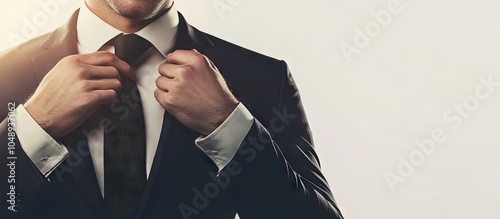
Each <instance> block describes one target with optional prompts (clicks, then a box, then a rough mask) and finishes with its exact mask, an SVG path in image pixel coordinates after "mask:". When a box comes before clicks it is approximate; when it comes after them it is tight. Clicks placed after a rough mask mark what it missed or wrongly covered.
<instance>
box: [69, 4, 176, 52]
mask: <svg viewBox="0 0 500 219" xmlns="http://www.w3.org/2000/svg"><path fill="white" fill-rule="evenodd" d="M84 2H85V1H84ZM83 4H84V5H83V6H82V7H81V9H80V12H79V15H78V20H77V24H76V28H77V37H78V48H79V52H80V53H92V52H96V51H98V50H99V49H100V48H101V47H102V46H103V45H104V44H105V43H107V42H108V41H109V40H111V39H113V38H114V37H116V36H117V35H119V34H121V33H123V32H122V31H120V30H118V29H116V28H114V27H112V26H111V25H109V24H108V23H106V22H104V21H103V20H101V19H100V18H99V17H97V15H95V14H94V13H93V12H91V11H90V9H89V8H88V7H87V5H86V4H85V3H83ZM178 26H179V15H178V13H177V9H176V7H175V3H174V4H173V5H172V7H171V8H170V9H169V10H168V11H167V12H166V13H164V14H163V15H161V16H160V17H158V18H157V19H156V20H154V21H153V22H151V23H150V24H148V25H147V26H146V27H144V28H142V29H141V30H139V31H137V32H136V33H135V34H137V35H139V36H141V37H143V38H144V39H146V40H148V41H149V42H151V44H153V46H154V47H155V48H156V49H157V50H158V51H159V52H160V53H161V54H162V55H163V56H164V57H166V55H167V54H168V53H169V52H170V50H171V49H172V48H173V47H174V43H175V37H176V34H177V28H178ZM96 33H97V34H96Z"/></svg>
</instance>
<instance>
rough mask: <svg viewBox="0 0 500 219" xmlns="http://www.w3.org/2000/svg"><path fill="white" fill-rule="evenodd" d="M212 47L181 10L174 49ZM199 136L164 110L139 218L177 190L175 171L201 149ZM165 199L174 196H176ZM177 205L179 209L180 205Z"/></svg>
mask: <svg viewBox="0 0 500 219" xmlns="http://www.w3.org/2000/svg"><path fill="white" fill-rule="evenodd" d="M212 46H214V45H213V44H212V42H211V41H210V40H209V39H208V38H207V37H206V36H205V34H203V33H201V32H200V31H198V30H197V29H195V28H194V27H192V26H190V25H189V24H188V23H187V22H186V20H185V19H184V17H183V16H182V14H180V13H179V27H178V30H177V38H176V42H175V45H174V48H175V50H178V49H182V50H190V49H196V50H198V51H204V50H205V49H206V48H209V47H212ZM199 135H200V134H199V133H197V132H195V131H193V130H191V129H189V128H187V127H185V126H184V125H183V124H182V123H180V122H179V121H178V120H177V119H176V118H175V117H173V116H172V115H170V114H169V113H168V112H166V111H165V114H164V118H163V126H162V131H161V135H160V139H159V142H158V147H157V150H156V154H155V158H154V161H153V166H152V169H151V173H150V176H149V179H148V184H147V186H146V190H145V192H144V195H143V198H142V201H141V205H140V207H139V210H138V212H139V214H137V215H136V218H138V219H139V218H149V217H151V215H152V214H153V213H154V212H155V210H154V209H155V208H156V207H157V205H158V204H159V203H160V199H161V198H162V197H163V196H164V195H165V194H164V191H165V189H167V190H168V189H171V190H175V187H173V186H172V183H173V181H174V180H175V178H177V177H176V176H175V175H174V174H173V173H174V172H176V170H179V169H180V168H181V167H180V166H179V163H180V162H181V161H183V160H184V159H185V158H186V157H188V155H189V154H191V153H193V152H194V150H193V149H195V150H198V149H197V148H195V147H193V145H194V141H195V139H196V138H197V137H198V136H199ZM166 198H167V199H168V198H172V199H174V198H175V197H166ZM174 207H175V208H177V206H174Z"/></svg>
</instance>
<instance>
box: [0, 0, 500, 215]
mask: <svg viewBox="0 0 500 219" xmlns="http://www.w3.org/2000/svg"><path fill="white" fill-rule="evenodd" d="M37 1H38V0H16V1H2V3H0V24H1V26H0V28H1V29H0V50H4V49H6V48H9V47H11V46H12V45H13V44H12V42H11V40H9V36H10V37H12V36H14V35H17V36H19V37H31V36H33V35H39V34H42V33H44V32H48V31H50V30H52V29H53V28H55V27H57V26H59V25H60V24H62V23H64V22H65V21H66V19H67V18H68V17H69V15H70V14H71V13H72V12H73V10H74V9H75V8H77V7H78V6H79V5H80V4H81V1H80V0H60V3H57V7H56V8H52V10H53V13H51V11H48V12H47V11H44V9H43V7H41V6H40V5H38V4H36V3H37ZM50 1H53V0H40V2H42V3H46V2H50ZM389 2H391V0H372V1H361V0H350V1H347V0H344V1H340V0H315V1H298V0H273V1H268V0H267V1H266V0H217V1H213V0H178V2H177V6H178V9H179V10H180V11H181V12H183V14H184V15H185V16H186V18H187V20H188V21H189V22H190V23H191V24H193V25H195V26H197V27H198V28H199V29H201V30H203V31H206V32H209V33H211V34H214V35H216V36H219V37H221V38H224V39H226V40H229V41H232V42H234V43H237V44H239V45H242V46H245V47H247V48H250V49H252V50H255V51H258V52H261V53H264V54H267V55H270V56H273V57H276V58H279V59H283V60H285V61H287V62H288V64H289V65H290V67H291V70H292V73H293V75H294V77H295V79H296V81H297V84H298V86H299V88H300V90H301V94H302V98H303V102H304V105H305V108H306V111H307V115H308V117H309V120H310V124H311V126H312V130H313V133H314V137H315V143H316V148H317V151H318V153H319V155H320V159H321V163H322V168H323V172H324V174H325V175H326V177H327V179H328V181H329V183H330V185H331V187H332V190H333V192H334V195H335V198H336V200H337V202H338V205H339V207H340V208H341V210H342V212H343V214H344V216H345V217H346V218H349V219H363V218H366V219H369V218H390V219H400V218H405V219H421V218H425V219H448V218H450V219H465V218H481V219H498V218H500V212H499V211H498V208H499V206H500V188H499V185H500V172H499V166H500V159H499V157H500V149H499V144H500V135H499V130H500V129H499V125H500V102H499V101H500V87H495V88H492V89H491V90H490V91H489V90H488V89H486V88H483V89H482V90H481V91H480V92H481V94H482V95H488V97H487V98H482V100H478V99H477V98H476V97H474V96H475V95H476V93H475V92H476V88H477V87H478V86H482V85H481V83H480V81H479V78H480V77H482V78H483V79H484V80H489V79H488V78H491V80H493V81H498V82H500V65H499V63H500V62H499V60H498V59H499V55H498V54H499V51H500V44H499V39H500V26H499V21H500V13H498V11H499V9H500V3H499V2H498V1H494V0H475V1H470V0H469V1H466V0H454V1H431V0H420V1H411V0H400V1H397V2H399V4H400V6H399V7H398V9H399V12H400V13H398V14H392V16H391V19H390V20H386V21H388V22H386V23H385V24H384V26H385V27H381V25H380V24H378V26H373V25H376V24H375V23H374V22H377V19H376V18H374V17H373V16H372V15H371V13H372V11H373V12H380V11H381V10H388V6H387V5H388V3H389ZM215 3H219V4H220V5H226V6H227V7H226V8H227V9H231V10H230V11H222V12H219V13H218V12H217V10H216V9H215V8H214V6H213V5H214V4H215ZM45 18H46V19H45ZM34 22H36V24H35V23H34ZM31 25H33V26H31ZM366 25H368V26H370V25H372V26H371V28H372V29H370V30H371V31H372V32H370V33H371V34H372V36H371V37H369V39H370V42H369V43H367V45H363V48H358V49H359V50H358V51H357V52H358V53H354V54H352V55H350V56H346V55H344V54H343V52H342V50H341V47H340V45H341V43H345V44H349V45H352V46H355V44H354V41H355V37H356V35H357V34H356V32H355V29H356V28H360V29H361V30H363V32H365V31H364V29H365V26H366ZM29 26H31V28H29ZM23 27H24V29H25V30H24V33H23ZM377 27H380V28H379V29H380V30H379V33H377V32H374V31H377ZM27 30H28V31H27ZM345 44H344V45H345ZM360 47H361V46H360ZM348 58H349V59H350V60H351V61H350V62H349V61H348ZM464 101H465V103H464ZM474 101H477V102H474ZM455 104H459V105H461V104H468V105H467V106H468V109H469V110H467V111H466V112H465V113H467V115H466V116H461V117H457V115H459V114H456V113H454V112H452V113H451V114H449V115H448V116H450V117H451V116H455V117H453V118H454V119H460V120H461V123H460V124H458V123H457V121H456V120H455V121H450V120H445V119H444V118H443V114H445V113H447V111H448V110H453V109H454V105H455ZM439 129H441V130H442V132H443V134H442V135H443V136H444V137H441V140H442V141H440V143H437V144H436V147H435V150H434V151H433V152H431V153H429V154H428V155H427V154H426V155H424V154H423V153H422V152H420V150H419V147H418V146H417V144H416V143H415V141H416V140H421V141H423V140H424V139H429V138H432V136H433V134H432V133H433V132H435V131H436V130H439ZM418 155H424V156H418ZM400 158H401V159H403V160H406V161H409V160H410V159H413V162H414V164H415V165H413V166H414V170H413V171H411V169H408V167H405V168H406V169H405V168H403V169H404V171H405V173H406V174H405V173H403V174H405V177H402V178H401V179H403V180H404V181H403V182H398V183H396V184H395V185H394V186H393V187H392V188H393V189H394V190H392V189H391V186H390V184H389V183H388V181H387V180H386V176H385V174H386V173H387V172H392V173H394V174H398V175H399V174H400V173H398V168H399V167H400V165H401V161H400ZM393 176H394V175H393Z"/></svg>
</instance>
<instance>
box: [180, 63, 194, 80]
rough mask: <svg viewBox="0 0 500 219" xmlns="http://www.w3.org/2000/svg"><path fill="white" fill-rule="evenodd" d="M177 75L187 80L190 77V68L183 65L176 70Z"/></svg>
mask: <svg viewBox="0 0 500 219" xmlns="http://www.w3.org/2000/svg"><path fill="white" fill-rule="evenodd" d="M178 71H179V75H181V76H182V77H184V78H189V77H190V75H191V74H192V67H191V66H189V65H183V66H180V67H179V68H178Z"/></svg>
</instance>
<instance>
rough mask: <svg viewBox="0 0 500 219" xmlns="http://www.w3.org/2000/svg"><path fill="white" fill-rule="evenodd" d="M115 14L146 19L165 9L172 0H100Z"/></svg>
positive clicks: (135, 18) (170, 4)
mask: <svg viewBox="0 0 500 219" xmlns="http://www.w3.org/2000/svg"><path fill="white" fill-rule="evenodd" d="M102 1H104V2H105V3H106V4H107V5H108V6H109V8H111V10H113V11H114V12H115V13H116V14H118V15H120V16H123V17H126V18H129V19H133V20H147V19H150V18H153V17H154V16H156V15H158V14H161V13H162V12H165V11H167V10H168V9H169V8H170V7H171V6H172V3H173V0H102Z"/></svg>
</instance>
